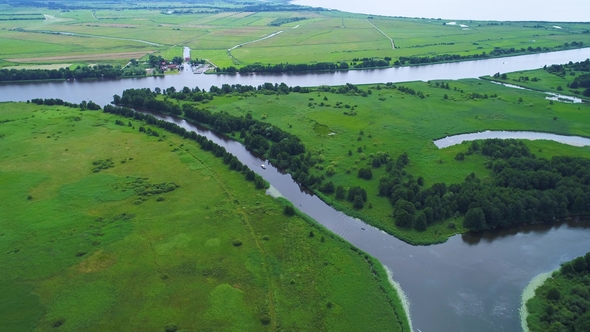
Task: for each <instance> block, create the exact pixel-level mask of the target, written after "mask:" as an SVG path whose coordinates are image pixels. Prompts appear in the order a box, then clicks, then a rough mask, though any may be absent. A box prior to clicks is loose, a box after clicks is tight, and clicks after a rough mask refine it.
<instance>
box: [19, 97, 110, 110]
mask: <svg viewBox="0 0 590 332" xmlns="http://www.w3.org/2000/svg"><path fill="white" fill-rule="evenodd" d="M29 102H31V103H33V104H37V105H47V106H53V105H58V106H68V107H72V108H80V109H82V110H91V111H96V110H99V109H100V105H98V104H97V103H95V102H93V101H92V100H90V101H88V102H86V101H85V100H82V102H81V103H80V104H76V103H70V102H67V101H63V100H61V99H59V98H48V99H41V98H34V99H31V100H30V101H28V100H27V103H29Z"/></svg>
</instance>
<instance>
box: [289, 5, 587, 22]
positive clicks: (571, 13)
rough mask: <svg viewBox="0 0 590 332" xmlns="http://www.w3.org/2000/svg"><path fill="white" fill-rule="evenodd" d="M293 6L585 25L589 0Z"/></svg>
mask: <svg viewBox="0 0 590 332" xmlns="http://www.w3.org/2000/svg"><path fill="white" fill-rule="evenodd" d="M291 2H292V3H293V4H297V5H304V6H312V7H323V8H329V9H337V10H341V11H345V12H350V13H362V14H374V15H386V16H403V17H424V18H442V19H452V20H465V21H470V20H485V21H488V20H490V21H552V22H587V21H588V13H590V2H589V1H588V0H561V1H559V2H554V1H538V0H496V1H477V0H467V1H466V0H417V1H404V2H401V1H385V0H364V1H342V0H293V1H291Z"/></svg>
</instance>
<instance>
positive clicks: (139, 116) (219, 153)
mask: <svg viewBox="0 0 590 332" xmlns="http://www.w3.org/2000/svg"><path fill="white" fill-rule="evenodd" d="M103 110H104V112H105V113H111V114H117V115H120V116H124V117H127V118H133V119H135V120H138V121H144V122H146V123H147V124H149V125H152V126H156V127H158V128H162V129H164V130H166V131H169V132H171V133H174V134H177V135H180V136H182V137H184V138H186V139H191V140H194V141H196V142H198V143H199V145H200V146H201V149H203V150H205V151H211V153H212V154H213V155H215V156H216V157H218V158H222V159H223V163H224V164H226V165H228V166H229V168H230V169H231V170H235V171H237V172H240V173H242V174H243V175H244V178H245V179H246V180H247V181H252V182H254V184H255V186H256V188H257V189H264V188H267V187H268V184H267V183H266V182H265V181H264V179H263V178H262V177H261V176H260V175H258V174H256V173H254V171H252V170H251V169H249V168H248V166H246V165H244V164H242V162H240V160H238V158H237V157H236V156H234V155H232V154H231V153H229V152H227V150H225V148H224V147H222V146H220V145H218V144H216V143H214V142H213V141H211V140H209V139H208V138H207V137H205V136H202V135H199V134H197V133H195V132H194V131H190V132H189V131H187V130H186V129H184V128H182V127H180V126H178V125H177V124H175V123H171V122H168V121H165V120H158V119H157V118H156V117H154V116H153V115H149V114H143V113H139V112H136V111H134V110H132V109H130V108H127V107H117V106H112V105H106V106H105V107H104V109H103ZM142 129H143V130H142ZM139 130H140V131H141V132H146V133H148V134H150V135H152V136H159V134H157V132H155V131H152V130H151V129H149V132H148V131H147V130H146V129H145V128H144V127H139ZM154 133H155V134H154Z"/></svg>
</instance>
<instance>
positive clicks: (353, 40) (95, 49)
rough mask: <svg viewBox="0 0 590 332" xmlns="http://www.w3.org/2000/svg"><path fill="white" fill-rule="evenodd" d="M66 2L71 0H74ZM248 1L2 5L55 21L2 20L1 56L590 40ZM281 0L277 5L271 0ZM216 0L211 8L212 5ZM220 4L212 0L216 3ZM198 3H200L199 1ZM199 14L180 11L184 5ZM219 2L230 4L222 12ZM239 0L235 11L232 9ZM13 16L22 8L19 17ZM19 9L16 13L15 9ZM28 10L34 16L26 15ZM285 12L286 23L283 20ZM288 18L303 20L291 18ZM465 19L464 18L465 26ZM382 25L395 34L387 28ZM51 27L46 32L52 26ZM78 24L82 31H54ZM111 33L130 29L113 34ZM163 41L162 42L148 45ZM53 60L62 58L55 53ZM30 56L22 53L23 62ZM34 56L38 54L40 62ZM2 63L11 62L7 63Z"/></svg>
mask: <svg viewBox="0 0 590 332" xmlns="http://www.w3.org/2000/svg"><path fill="white" fill-rule="evenodd" d="M64 4H66V5H71V4H70V3H68V2H67V1H66V2H64ZM246 4H249V5H252V4H256V3H254V2H253V3H236V2H231V1H228V2H219V3H215V4H213V5H208V4H202V5H200V4H191V5H188V4H185V3H180V2H173V3H167V4H166V5H165V8H166V9H165V10H163V9H160V6H164V4H160V5H158V4H156V3H152V2H150V3H145V4H144V3H138V4H137V5H136V6H130V5H127V4H124V3H119V4H116V5H109V6H107V5H105V4H103V3H98V2H97V3H92V2H88V3H87V5H86V7H84V8H87V9H84V8H79V7H76V8H75V9H73V10H71V11H68V12H60V11H58V10H55V9H48V8H42V7H32V8H27V7H12V6H10V5H6V4H5V5H0V14H6V15H8V16H7V17H13V16H14V14H16V13H20V14H23V13H26V14H27V15H33V16H35V17H40V15H45V17H46V19H45V20H16V21H10V20H7V21H1V20H0V42H1V43H2V45H3V47H2V49H0V59H36V60H35V62H39V60H38V59H40V58H44V57H49V58H51V57H57V56H63V55H64V53H67V54H71V53H74V54H82V55H87V54H104V53H105V52H112V53H119V54H120V55H119V56H118V58H117V59H118V60H120V61H121V62H123V61H125V60H129V58H128V57H127V56H126V55H125V53H128V52H144V54H147V53H148V52H151V51H156V53H157V54H167V53H168V51H169V50H170V47H173V46H189V47H191V49H193V56H194V57H203V58H207V59H209V60H210V61H212V62H213V63H215V64H216V65H217V66H220V67H225V66H230V65H247V64H253V63H257V62H260V63H263V64H267V63H271V64H276V63H286V62H288V63H313V62H325V61H329V62H340V61H347V62H351V61H352V60H353V59H355V58H365V57H367V58H371V57H378V58H383V57H391V58H392V59H393V61H395V60H396V59H398V58H399V57H411V56H418V57H424V56H433V55H437V54H459V55H471V54H476V53H478V54H479V53H482V52H486V53H490V52H491V51H492V50H494V49H495V48H497V47H499V48H515V49H518V50H519V49H521V48H525V49H526V48H528V47H533V48H536V47H549V48H553V47H556V46H559V45H562V44H564V43H572V42H573V41H576V42H583V43H585V44H586V45H590V34H589V33H587V31H589V29H590V24H586V23H560V24H559V26H560V27H561V29H556V28H554V25H555V23H546V22H487V21H485V22H483V21H482V22H480V21H465V22H459V21H457V22H455V23H456V24H454V25H449V24H446V23H451V22H449V21H444V20H427V19H409V18H408V19H406V18H391V17H372V18H369V17H368V16H366V15H360V14H351V13H344V12H337V11H309V10H301V11H298V10H296V9H293V10H292V11H262V12H251V11H241V10H240V8H242V7H243V6H245V5H246ZM269 5H271V4H269ZM208 6H209V7H208ZM211 6H212V7H211ZM189 7H190V8H189ZM187 8H189V9H190V10H191V11H192V12H191V13H182V14H180V13H174V12H173V11H174V10H175V9H178V10H179V11H185V10H188V9H187ZM215 8H217V9H223V10H224V11H219V12H216V11H215ZM228 8H233V9H232V10H231V11H225V10H227V9H228ZM10 15H13V16H10ZM15 17H16V16H15ZM23 17H28V16H23ZM278 19H282V20H283V21H281V22H286V23H284V24H280V25H279V26H272V25H271V24H273V22H277V20H278ZM288 19H296V20H291V21H289V20H288ZM461 25H463V26H461ZM375 27H377V28H379V29H380V30H381V31H383V33H385V34H386V35H387V36H389V37H391V38H392V39H393V40H394V41H395V45H396V48H395V49H392V47H391V42H390V40H389V39H388V38H387V37H385V36H384V35H383V34H381V32H379V31H378V30H377V29H376V28H375ZM277 31H283V32H282V33H281V34H280V35H277V36H275V37H272V38H269V39H266V40H263V41H260V42H257V43H251V44H248V45H244V46H243V47H240V48H237V49H235V50H233V51H232V56H233V57H234V59H236V60H235V61H234V60H233V59H232V58H230V57H229V56H228V54H227V50H228V49H229V48H231V47H233V46H236V45H239V44H243V43H246V42H250V41H254V40H257V39H260V38H262V37H265V36H268V35H270V34H272V33H275V32H277ZM42 32H45V33H42ZM57 32H61V33H75V34H83V35H85V37H76V36H71V35H63V34H51V33H57ZM107 38H123V39H125V40H119V39H107ZM146 42H149V43H156V44H158V45H161V46H154V45H149V44H146ZM47 61H48V63H52V61H53V60H51V59H48V60H47ZM21 62H22V61H21ZM31 62H33V61H31ZM0 65H2V62H0Z"/></svg>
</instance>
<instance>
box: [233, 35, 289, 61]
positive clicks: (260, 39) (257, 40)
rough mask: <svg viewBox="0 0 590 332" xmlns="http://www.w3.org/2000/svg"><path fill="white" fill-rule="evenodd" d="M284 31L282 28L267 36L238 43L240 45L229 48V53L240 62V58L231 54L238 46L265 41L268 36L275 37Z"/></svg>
mask: <svg viewBox="0 0 590 332" xmlns="http://www.w3.org/2000/svg"><path fill="white" fill-rule="evenodd" d="M282 32H283V30H280V31H277V32H274V33H271V34H270V35H268V36H265V37H262V38H259V39H256V40H252V41H249V42H245V43H241V44H238V45H236V46H234V47H232V48H229V49H228V50H227V55H228V56H229V57H230V58H232V59H233V60H234V61H237V62H240V60H238V59H237V58H235V57H234V56H233V55H232V54H231V51H233V50H235V49H236V48H238V47H242V46H244V45H248V44H252V43H256V42H259V41H263V40H265V39H268V38H271V37H274V36H276V35H278V34H280V33H282Z"/></svg>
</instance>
